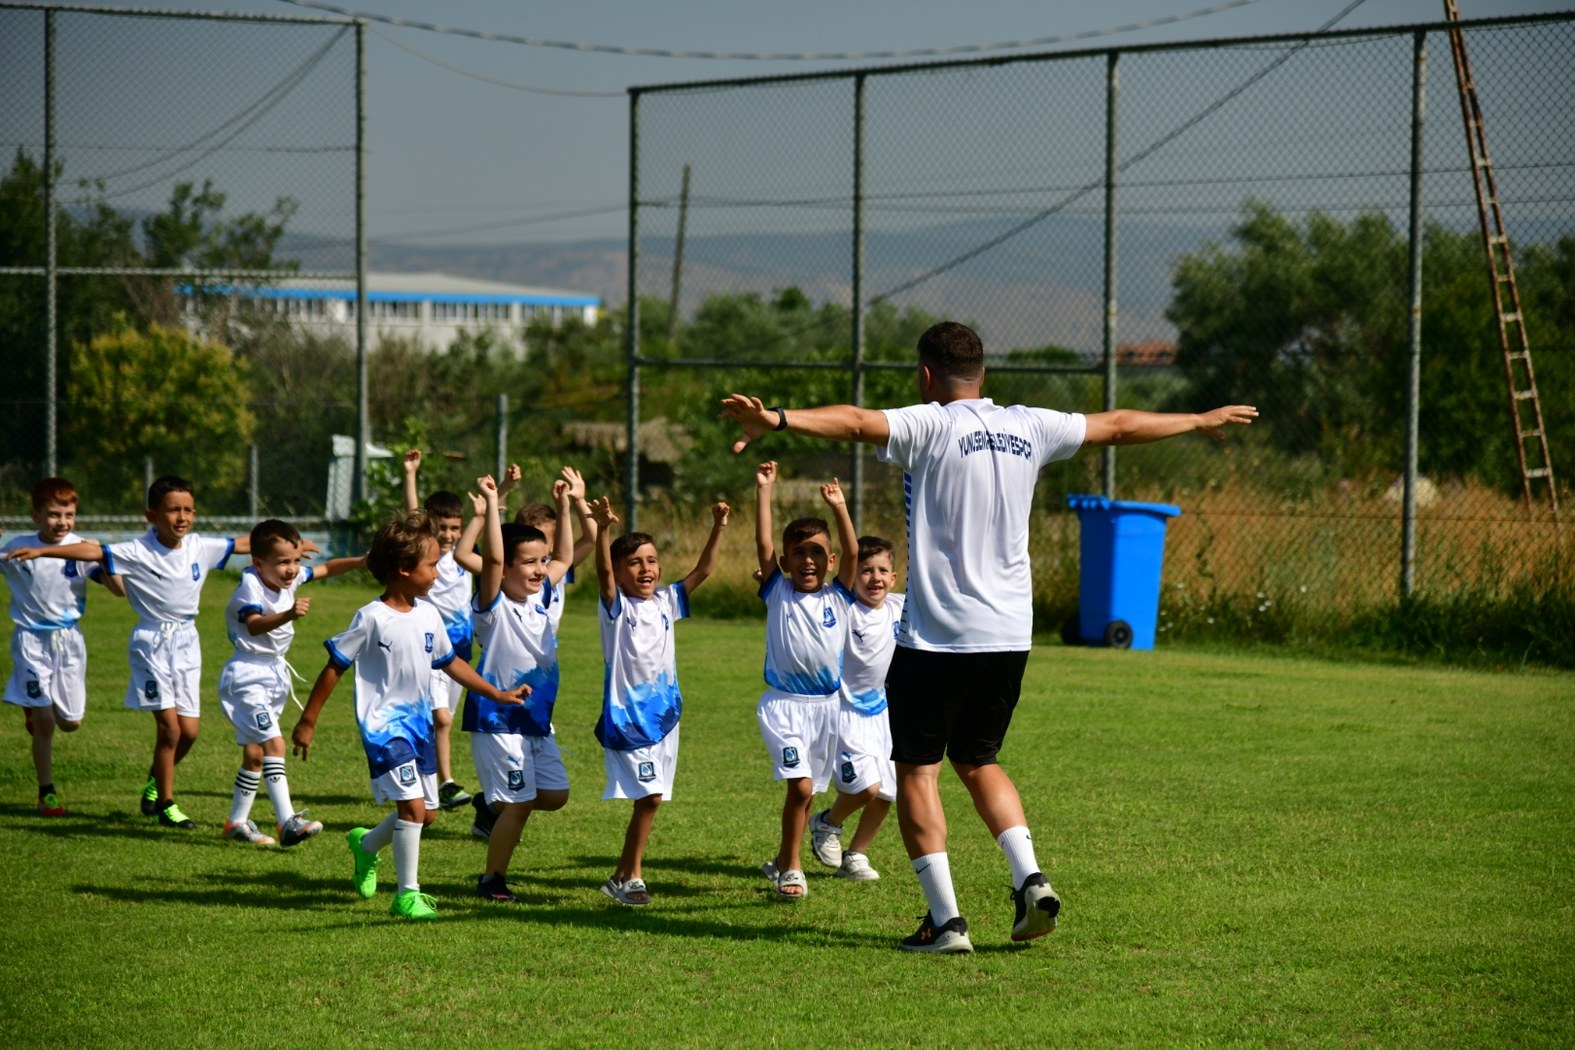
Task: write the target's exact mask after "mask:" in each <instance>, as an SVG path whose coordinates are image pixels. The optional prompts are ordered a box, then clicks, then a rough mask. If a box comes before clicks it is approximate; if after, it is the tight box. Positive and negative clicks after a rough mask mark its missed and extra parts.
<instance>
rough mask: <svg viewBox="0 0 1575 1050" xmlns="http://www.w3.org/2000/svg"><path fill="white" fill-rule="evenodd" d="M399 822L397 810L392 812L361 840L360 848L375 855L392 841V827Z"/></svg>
mask: <svg viewBox="0 0 1575 1050" xmlns="http://www.w3.org/2000/svg"><path fill="white" fill-rule="evenodd" d="M398 822H399V810H397V809H396V810H394V812H392V813H390V814H389V815H388V816H386V817H384V818H383V822H382V823H381V824H379V825H378V826H377V827H375V828H373V829H372V830H371V831H368V832H367V833H366V835H365V837H363V838H362V839H361V848H362V849H364V850H366V851H367V852H368V853H376V852H377V851H378V850H380V849H382V848H383V847H384V846H386V845H388V844H389V843H390V842H392V841H394V825H395V824H397V823H398Z"/></svg>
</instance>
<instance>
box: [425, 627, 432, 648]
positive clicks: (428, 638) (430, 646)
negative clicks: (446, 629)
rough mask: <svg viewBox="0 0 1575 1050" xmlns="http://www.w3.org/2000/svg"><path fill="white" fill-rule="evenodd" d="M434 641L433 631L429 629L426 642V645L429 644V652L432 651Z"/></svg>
mask: <svg viewBox="0 0 1575 1050" xmlns="http://www.w3.org/2000/svg"><path fill="white" fill-rule="evenodd" d="M432 642H433V635H432V632H431V631H428V632H427V642H426V645H427V652H428V653H430V652H432Z"/></svg>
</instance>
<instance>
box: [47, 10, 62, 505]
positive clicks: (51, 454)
mask: <svg viewBox="0 0 1575 1050" xmlns="http://www.w3.org/2000/svg"><path fill="white" fill-rule="evenodd" d="M57 207H58V202H57V201H56V200H55V12H53V11H45V12H44V268H45V270H46V271H47V272H46V274H45V276H44V473H45V474H46V475H47V476H49V477H54V476H55V475H56V474H57V473H58V472H59V471H58V467H59V458H60V450H59V436H58V434H59V431H58V427H59V415H58V413H59V403H60V398H59V383H60V380H59V376H58V368H59V365H58V363H57V361H56V360H55V358H56V355H57V353H58V347H57V346H56V339H55V331H56V329H57V328H58V327H59V323H60V322H59V318H58V316H57V312H58V310H59V302H58V300H57V293H56V289H55V282H56V281H57V280H58V279H59V274H57V273H56V272H55V271H56V267H57V266H58V260H57V259H56V255H57V254H58V252H59V250H60V246H59V243H58V241H57V240H56V238H57V236H58V229H57V227H58V226H59V223H58V222H57V221H56V215H55V209H56V208H57Z"/></svg>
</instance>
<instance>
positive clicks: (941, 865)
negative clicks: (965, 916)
mask: <svg viewBox="0 0 1575 1050" xmlns="http://www.w3.org/2000/svg"><path fill="white" fill-rule="evenodd" d="M913 873H914V874H915V875H917V876H918V877H919V887H920V888H921V889H923V890H924V899H925V900H926V901H928V902H929V905H930V921H931V922H933V923H934V924H935V925H936V926H945V925H946V924H947V923H948V922H951V921H952V920H953V919H955V918H956V917H957V916H958V915H961V914H962V913H961V912H959V911H958V910H957V894H956V893H955V892H954V891H953V890H952V862H951V860H950V859H948V858H947V856H946V854H944V853H926V854H925V855H924V856H922V857H915V858H914V859H913Z"/></svg>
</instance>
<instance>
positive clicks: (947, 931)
mask: <svg viewBox="0 0 1575 1050" xmlns="http://www.w3.org/2000/svg"><path fill="white" fill-rule="evenodd" d="M902 950H903V951H905V952H936V953H939V954H943V955H954V954H958V953H961V952H971V951H973V942H972V941H970V940H969V939H968V920H967V919H965V918H963V917H962V916H961V915H958V916H956V917H955V918H952V919H949V920H947V922H946V923H945V924H944V925H942V926H939V927H937V926H936V925H935V923H934V922H933V921H932V920H931V919H930V917H929V915H928V914H926V915H925V916H924V919H923V921H921V922H920V923H919V928H918V929H917V930H914V931H913V935H912V936H910V937H907V938H905V939H904V940H903V942H902Z"/></svg>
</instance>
